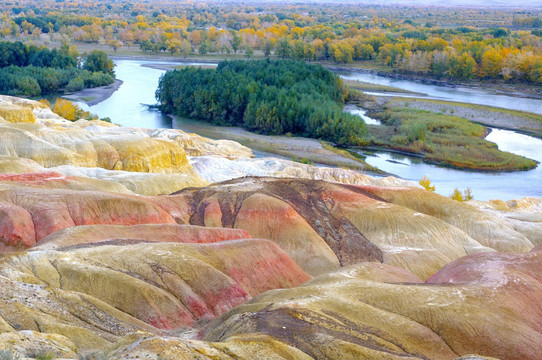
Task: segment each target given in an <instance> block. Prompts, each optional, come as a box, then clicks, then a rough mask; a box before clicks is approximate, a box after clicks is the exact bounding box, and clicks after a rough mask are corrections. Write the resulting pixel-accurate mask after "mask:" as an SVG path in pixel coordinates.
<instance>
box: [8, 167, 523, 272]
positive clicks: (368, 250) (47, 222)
mask: <svg viewBox="0 0 542 360" xmlns="http://www.w3.org/2000/svg"><path fill="white" fill-rule="evenodd" d="M5 177H6V176H5ZM15 178H18V179H19V180H20V181H21V182H23V183H24V181H27V182H29V183H32V184H35V183H39V182H43V181H45V182H48V181H51V180H50V177H46V176H45V177H41V176H40V175H32V176H31V174H26V175H18V176H15ZM55 181H64V180H63V179H62V178H60V179H57V180H55ZM0 184H1V183H0ZM386 189H387V190H386V191H387V192H389V193H390V194H392V193H402V192H403V189H402V188H386ZM394 189H395V190H394ZM371 191H374V189H373V188H371V187H360V186H352V185H342V184H333V183H327V182H323V181H315V180H294V179H272V178H243V179H239V180H232V181H229V182H224V183H219V184H216V185H213V186H208V187H206V188H190V189H186V190H183V191H181V192H179V193H177V194H174V195H169V196H157V197H141V196H133V195H121V194H112V193H105V192H97V191H90V190H87V191H78V190H65V189H63V190H62V189H57V188H52V189H47V190H44V189H42V188H39V187H38V188H36V187H33V186H31V187H29V186H23V185H22V184H18V183H17V182H14V181H11V182H4V183H3V185H1V186H0V202H3V203H4V207H6V209H7V208H9V209H16V210H17V211H18V212H20V213H21V214H22V215H21V216H17V221H18V222H19V223H17V222H16V221H15V219H12V220H10V221H11V222H9V221H8V222H6V223H5V226H4V227H2V228H0V230H1V233H2V234H3V236H4V237H3V239H4V240H3V241H2V242H3V243H4V244H5V245H4V247H5V249H9V248H10V247H11V248H12V249H19V248H21V247H22V246H31V245H33V244H34V243H35V242H37V241H39V240H41V239H42V238H44V237H46V236H48V235H50V234H52V233H54V232H56V231H59V230H62V229H65V228H69V227H73V226H80V225H92V224H116V225H136V224H175V223H177V224H187V225H188V224H190V225H199V226H206V227H222V228H239V229H244V230H246V231H248V233H250V235H252V236H253V237H257V238H265V239H270V240H272V241H274V242H275V243H276V244H278V245H279V246H280V247H281V248H282V249H284V250H285V251H286V253H287V254H288V255H289V256H290V257H291V258H292V259H293V260H294V261H295V262H296V263H297V264H298V265H299V266H301V268H302V269H304V270H305V271H306V272H308V273H309V274H311V275H319V274H323V273H325V272H328V271H330V270H333V269H336V268H338V267H339V266H344V265H350V264H355V263H358V262H360V261H377V262H381V261H384V262H385V263H387V264H391V265H395V266H399V267H402V268H404V269H407V270H409V271H411V272H413V273H414V274H415V275H416V276H419V277H420V278H424V279H425V278H427V277H429V276H430V275H432V274H433V273H434V272H435V271H437V270H439V269H440V268H441V267H442V266H444V265H446V264H447V263H449V262H450V261H453V260H455V259H457V258H459V257H461V256H464V255H467V254H470V253H476V252H481V251H493V249H492V248H491V247H486V246H482V245H481V244H480V243H479V242H477V241H475V240H474V239H472V238H471V237H469V236H468V235H467V233H466V232H464V231H462V230H461V229H459V228H457V227H455V226H452V225H450V224H449V223H447V222H445V221H443V220H440V219H438V218H437V217H435V216H429V215H426V214H423V213H421V212H416V211H414V210H412V209H409V208H407V207H403V206H399V205H396V204H393V203H389V202H387V201H385V200H384V199H382V198H380V197H378V196H375V195H374V194H373V193H372V192H371ZM383 191H384V190H383ZM425 193H427V194H429V195H428V196H431V197H433V196H437V197H438V198H442V197H440V196H438V195H433V194H430V193H428V192H426V191H421V190H420V196H422V195H424V194H425ZM450 201H451V200H450ZM468 208H469V209H472V208H470V207H468ZM473 211H475V209H473ZM482 214H483V213H482ZM483 215H484V216H486V217H487V218H488V219H490V218H491V217H490V215H485V214H483ZM17 224H18V225H17ZM16 225H17V226H16ZM509 234H512V235H513V234H515V232H514V231H513V230H510V231H509ZM517 236H519V234H517ZM512 239H513V238H512ZM530 248H532V245H531V246H530V247H529V248H528V249H527V250H529V249H530Z"/></svg>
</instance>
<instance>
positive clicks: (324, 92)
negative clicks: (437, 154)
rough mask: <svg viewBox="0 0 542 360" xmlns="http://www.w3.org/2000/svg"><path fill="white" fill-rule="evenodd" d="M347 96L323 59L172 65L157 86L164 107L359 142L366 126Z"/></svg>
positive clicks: (257, 127) (270, 130) (273, 130)
mask: <svg viewBox="0 0 542 360" xmlns="http://www.w3.org/2000/svg"><path fill="white" fill-rule="evenodd" d="M346 96H347V90H345V88H344V87H343V85H342V81H341V80H340V78H339V77H337V76H336V75H334V74H333V73H331V72H330V71H329V70H326V69H324V68H323V67H322V66H320V65H312V64H306V63H304V62H297V61H270V60H260V61H242V60H239V61H222V62H221V63H220V64H219V65H218V67H217V69H216V70H214V69H201V68H195V67H187V68H184V69H182V70H174V71H168V72H167V73H166V74H164V75H163V76H162V78H161V79H160V83H159V86H158V90H157V91H156V98H157V99H158V101H159V102H160V105H161V109H162V110H163V111H165V112H168V113H174V114H177V115H179V116H183V117H189V118H195V119H199V120H203V121H207V122H211V123H213V124H219V125H233V126H242V127H245V128H247V129H249V130H252V131H256V132H261V133H265V134H287V133H290V134H294V135H300V136H305V137H311V138H319V139H325V140H328V141H331V142H334V143H336V144H339V145H360V144H362V143H364V142H365V138H366V134H367V130H366V126H365V123H364V122H363V120H362V119H361V118H360V117H358V116H354V115H351V114H348V113H345V112H343V111H342V106H343V103H344V100H345V98H346Z"/></svg>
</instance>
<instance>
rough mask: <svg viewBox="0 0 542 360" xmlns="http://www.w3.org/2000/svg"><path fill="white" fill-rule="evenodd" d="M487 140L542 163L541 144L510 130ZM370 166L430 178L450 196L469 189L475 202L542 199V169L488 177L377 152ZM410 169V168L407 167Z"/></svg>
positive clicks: (410, 177) (369, 159)
mask: <svg viewBox="0 0 542 360" xmlns="http://www.w3.org/2000/svg"><path fill="white" fill-rule="evenodd" d="M487 140H489V141H493V142H496V143H498V144H499V149H501V150H503V151H509V152H513V153H515V154H519V155H523V156H526V157H529V158H531V159H534V160H537V161H542V140H541V139H537V138H533V137H530V136H527V135H522V134H518V133H515V132H513V131H508V130H498V129H494V130H493V131H492V132H491V134H490V135H489V136H488V137H487ZM366 161H367V163H369V164H370V165H372V166H376V167H378V168H379V169H381V170H384V171H387V172H390V173H393V174H396V175H398V176H400V177H402V178H404V179H408V180H413V181H419V180H420V179H421V178H422V177H423V176H424V175H427V176H428V177H429V178H430V179H431V182H432V183H433V184H434V185H435V187H436V192H438V193H439V194H442V195H446V196H448V195H450V194H451V193H452V191H453V190H454V188H456V187H457V188H459V189H460V190H461V189H465V188H466V187H469V188H470V189H471V190H472V192H473V195H474V197H475V199H477V200H490V199H501V200H510V199H518V198H522V197H525V196H535V197H542V182H541V180H542V167H541V166H538V167H537V168H536V169H533V170H529V171H516V172H505V173H503V172H501V173H488V172H479V171H465V170H455V169H449V168H444V167H440V166H436V165H431V164H427V163H424V162H423V160H422V159H420V158H416V157H411V156H404V155H398V154H392V153H387V152H376V153H374V154H373V155H372V156H367V158H366ZM405 165H408V166H405Z"/></svg>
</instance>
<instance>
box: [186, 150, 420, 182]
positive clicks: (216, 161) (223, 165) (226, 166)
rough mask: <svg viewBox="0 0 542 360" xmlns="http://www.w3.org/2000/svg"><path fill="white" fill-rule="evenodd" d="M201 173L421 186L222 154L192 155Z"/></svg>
mask: <svg viewBox="0 0 542 360" xmlns="http://www.w3.org/2000/svg"><path fill="white" fill-rule="evenodd" d="M189 161H190V164H191V165H192V166H193V167H194V169H196V171H197V172H198V174H199V175H200V176H201V177H202V178H204V179H205V180H207V181H209V182H211V183H212V182H220V181H227V180H232V179H236V178H240V177H244V176H269V177H281V178H296V179H312V180H325V181H331V182H338V183H343V184H352V185H375V186H409V187H415V188H417V187H420V185H419V184H418V183H416V182H414V181H408V180H403V179H399V178H396V177H392V176H388V177H384V178H377V177H372V176H368V175H365V174H361V173H359V172H357V171H354V170H348V169H341V168H328V167H316V166H311V165H307V164H302V163H299V162H295V161H289V160H285V159H278V158H257V159H251V158H238V159H233V160H230V159H227V158H224V157H219V156H198V157H189Z"/></svg>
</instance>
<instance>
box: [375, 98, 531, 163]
mask: <svg viewBox="0 0 542 360" xmlns="http://www.w3.org/2000/svg"><path fill="white" fill-rule="evenodd" d="M372 116H373V117H375V118H378V119H380V120H381V121H382V123H383V124H384V125H385V126H381V127H378V126H375V127H370V135H371V140H372V144H373V145H375V146H379V147H384V148H390V149H394V150H399V151H405V152H409V153H414V154H420V155H423V157H424V159H425V160H428V161H430V162H434V163H438V164H441V165H445V166H450V167H454V168H466V169H475V170H488V171H512V170H528V169H532V168H535V167H536V162H535V161H533V160H530V159H527V158H525V157H522V156H519V155H514V154H511V153H508V152H503V151H500V150H499V149H498V148H497V145H495V144H494V143H492V142H489V141H486V140H484V139H483V136H484V135H485V133H486V129H485V128H484V127H483V126H482V125H478V124H475V123H472V122H470V121H468V120H467V119H464V118H460V117H457V116H451V115H444V114H438V113H434V112H430V111H425V110H417V109H411V108H399V107H387V108H386V109H385V110H384V111H381V112H378V113H375V114H372Z"/></svg>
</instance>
